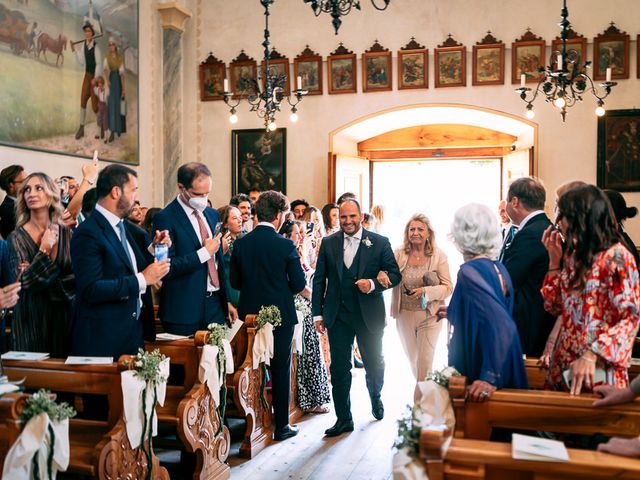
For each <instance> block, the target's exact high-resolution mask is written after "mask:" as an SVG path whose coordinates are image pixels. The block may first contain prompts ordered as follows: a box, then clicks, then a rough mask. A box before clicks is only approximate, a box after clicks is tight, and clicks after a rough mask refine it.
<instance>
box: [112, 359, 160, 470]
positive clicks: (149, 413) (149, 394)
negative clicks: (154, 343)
mask: <svg viewBox="0 0 640 480" xmlns="http://www.w3.org/2000/svg"><path fill="white" fill-rule="evenodd" d="M125 365H127V366H129V367H132V368H133V370H128V371H125V372H122V395H123V403H124V418H125V425H126V430H127V436H128V437H129V443H131V448H134V449H135V448H137V447H138V446H140V448H141V450H142V452H143V453H144V455H145V458H146V460H147V475H146V477H145V478H146V479H151V478H152V470H153V463H152V461H153V445H152V438H153V436H154V435H156V432H157V428H158V416H157V414H156V406H157V405H158V404H160V405H164V399H165V395H166V390H167V379H168V377H169V358H167V357H166V356H165V355H163V354H161V353H160V351H159V350H158V349H155V350H153V351H152V352H146V351H144V350H143V349H139V350H138V353H137V355H136V356H135V357H132V360H131V362H127V361H125ZM141 415H142V418H140V416H141Z"/></svg>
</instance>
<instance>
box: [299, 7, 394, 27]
mask: <svg viewBox="0 0 640 480" xmlns="http://www.w3.org/2000/svg"><path fill="white" fill-rule="evenodd" d="M304 3H309V4H311V8H312V10H313V13H314V14H315V16H316V17H317V16H319V15H320V14H321V13H330V14H331V18H333V20H331V23H332V24H333V28H334V29H335V31H336V35H337V34H338V30H339V29H340V25H342V20H341V19H340V17H343V16H346V15H349V13H351V9H352V8H355V9H356V10H360V2H359V1H358V0H304ZM382 3H383V5H380V6H378V0H371V5H373V6H374V8H375V9H376V10H386V9H387V7H388V6H389V4H390V3H391V0H382Z"/></svg>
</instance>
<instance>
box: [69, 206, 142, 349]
mask: <svg viewBox="0 0 640 480" xmlns="http://www.w3.org/2000/svg"><path fill="white" fill-rule="evenodd" d="M125 228H126V231H127V240H128V241H129V244H130V245H131V248H132V250H133V252H134V254H135V257H136V263H137V267H138V272H141V271H142V270H144V269H145V268H146V267H147V266H148V265H149V264H150V263H151V262H152V261H153V257H152V256H151V255H150V254H149V253H148V252H146V251H143V250H141V249H140V248H139V246H138V244H137V243H136V241H135V238H134V236H133V235H132V234H131V228H130V227H129V225H127V224H126V222H125ZM71 261H72V262H73V271H74V273H75V277H76V288H77V294H76V314H75V318H74V322H73V327H72V338H71V343H72V347H71V349H72V351H73V353H74V354H77V355H97V356H112V357H114V358H118V357H119V356H120V355H122V354H125V353H129V354H133V353H136V352H137V350H138V348H140V347H142V346H143V345H144V339H143V332H144V331H145V330H149V328H151V329H152V328H153V307H151V311H150V312H149V311H148V309H147V308H145V306H143V308H142V310H141V312H140V319H137V318H136V311H137V305H136V304H137V302H138V296H139V295H138V294H139V288H138V279H137V278H136V275H135V273H136V272H134V271H133V269H132V268H131V264H130V263H129V260H128V259H127V256H126V253H125V251H124V249H123V248H122V244H121V243H120V240H119V239H118V236H117V235H116V233H115V232H114V230H113V227H112V226H111V225H110V224H109V222H108V221H107V219H106V218H105V217H104V216H103V215H102V214H101V213H100V212H98V211H97V210H94V211H93V213H92V214H91V216H90V217H89V218H88V219H87V220H86V221H84V222H82V224H80V226H79V227H78V228H77V229H76V231H75V232H74V234H73V236H72V237H71ZM145 297H150V294H149V289H147V292H145V294H144V295H143V299H142V300H143V305H149V301H150V300H149V299H148V298H145ZM143 322H147V323H149V322H151V325H150V326H147V327H146V328H144V326H143Z"/></svg>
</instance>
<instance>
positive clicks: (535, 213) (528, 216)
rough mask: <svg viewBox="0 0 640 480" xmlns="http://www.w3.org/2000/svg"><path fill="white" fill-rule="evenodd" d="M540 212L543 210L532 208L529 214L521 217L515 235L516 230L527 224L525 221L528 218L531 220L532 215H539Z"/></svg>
mask: <svg viewBox="0 0 640 480" xmlns="http://www.w3.org/2000/svg"><path fill="white" fill-rule="evenodd" d="M541 213H544V210H534V211H533V212H531V213H530V214H529V215H527V216H526V217H524V218H523V219H522V221H521V222H520V225H518V230H516V235H517V234H518V232H519V231H520V230H522V229H523V228H524V226H525V225H526V224H527V222H528V221H529V220H531V219H532V218H533V217H535V216H536V215H540V214H541Z"/></svg>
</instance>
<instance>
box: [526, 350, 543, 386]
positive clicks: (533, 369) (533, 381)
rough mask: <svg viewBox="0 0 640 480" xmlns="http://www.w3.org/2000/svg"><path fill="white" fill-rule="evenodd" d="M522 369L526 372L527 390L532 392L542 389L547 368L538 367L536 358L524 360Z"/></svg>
mask: <svg viewBox="0 0 640 480" xmlns="http://www.w3.org/2000/svg"><path fill="white" fill-rule="evenodd" d="M524 368H525V370H526V372H527V381H528V382H529V388H531V389H534V390H542V389H544V381H545V378H546V377H547V368H545V367H541V366H539V365H538V359H537V358H533V357H531V358H526V359H525V361H524Z"/></svg>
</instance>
